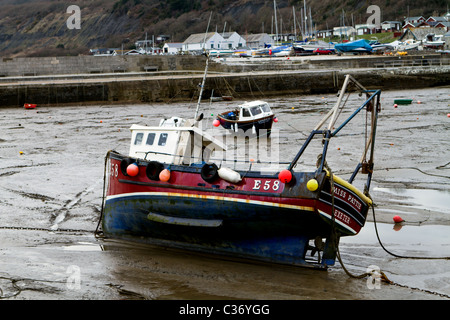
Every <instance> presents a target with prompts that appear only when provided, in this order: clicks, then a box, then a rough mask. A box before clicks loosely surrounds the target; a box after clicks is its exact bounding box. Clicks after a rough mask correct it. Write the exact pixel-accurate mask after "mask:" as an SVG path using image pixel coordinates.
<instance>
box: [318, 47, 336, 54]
mask: <svg viewBox="0 0 450 320" xmlns="http://www.w3.org/2000/svg"><path fill="white" fill-rule="evenodd" d="M313 53H314V54H333V53H334V50H332V49H325V48H317V49H314V52H313Z"/></svg>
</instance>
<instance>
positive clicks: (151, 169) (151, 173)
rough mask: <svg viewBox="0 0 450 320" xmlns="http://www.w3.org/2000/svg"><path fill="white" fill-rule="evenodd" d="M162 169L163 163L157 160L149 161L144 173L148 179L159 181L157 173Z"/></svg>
mask: <svg viewBox="0 0 450 320" xmlns="http://www.w3.org/2000/svg"><path fill="white" fill-rule="evenodd" d="M163 170H164V165H163V164H162V163H160V162H158V161H150V162H149V163H148V164H147V168H146V169H145V174H146V175H147V178H149V179H150V180H155V181H159V174H160V173H161V171H163Z"/></svg>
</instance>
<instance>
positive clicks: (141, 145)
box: [129, 119, 226, 165]
mask: <svg viewBox="0 0 450 320" xmlns="http://www.w3.org/2000/svg"><path fill="white" fill-rule="evenodd" d="M184 121H185V120H183V119H179V120H177V121H175V123H184ZM130 130H131V133H132V134H131V144H130V153H129V156H130V157H133V158H139V159H144V160H149V161H150V160H152V161H158V162H162V163H168V164H185V165H190V164H193V163H203V162H208V161H209V159H210V157H211V154H212V153H213V151H224V150H226V146H225V145H224V144H223V143H221V142H220V141H218V140H217V139H215V138H214V137H212V136H211V135H210V134H208V133H206V132H204V131H202V130H201V129H199V128H197V127H195V126H171V125H168V126H164V124H163V125H162V126H159V127H147V126H141V125H136V124H134V125H132V126H131V128H130Z"/></svg>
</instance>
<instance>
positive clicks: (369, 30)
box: [355, 24, 377, 36]
mask: <svg viewBox="0 0 450 320" xmlns="http://www.w3.org/2000/svg"><path fill="white" fill-rule="evenodd" d="M355 29H356V34H357V35H359V36H360V35H363V34H373V33H376V32H377V26H376V25H374V24H357V25H355Z"/></svg>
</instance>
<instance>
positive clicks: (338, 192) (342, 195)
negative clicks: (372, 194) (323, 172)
mask: <svg viewBox="0 0 450 320" xmlns="http://www.w3.org/2000/svg"><path fill="white" fill-rule="evenodd" d="M334 195H335V196H338V197H339V198H342V199H345V197H346V195H347V192H346V191H345V190H343V189H341V188H338V187H336V186H335V187H334Z"/></svg>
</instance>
